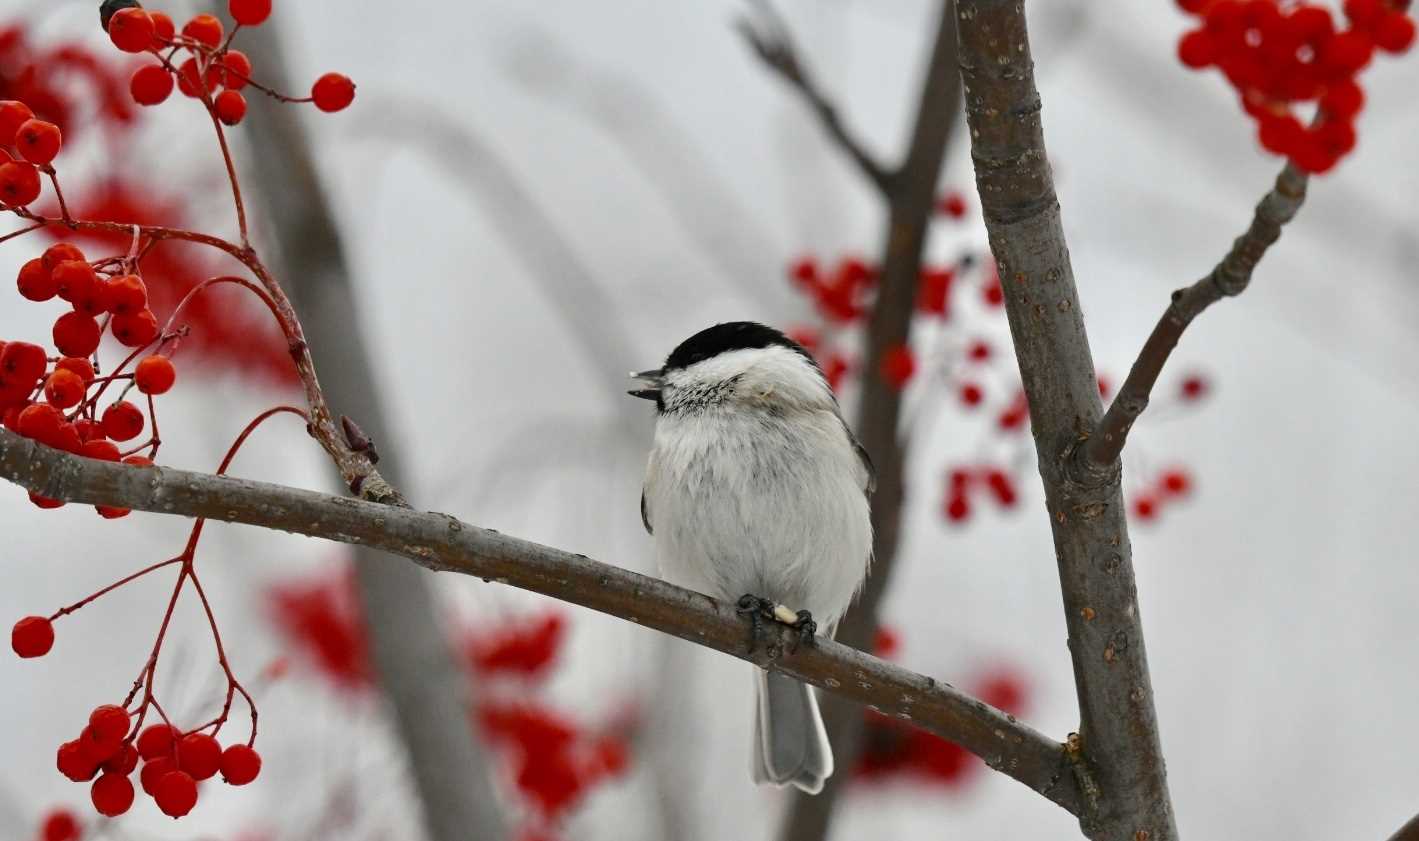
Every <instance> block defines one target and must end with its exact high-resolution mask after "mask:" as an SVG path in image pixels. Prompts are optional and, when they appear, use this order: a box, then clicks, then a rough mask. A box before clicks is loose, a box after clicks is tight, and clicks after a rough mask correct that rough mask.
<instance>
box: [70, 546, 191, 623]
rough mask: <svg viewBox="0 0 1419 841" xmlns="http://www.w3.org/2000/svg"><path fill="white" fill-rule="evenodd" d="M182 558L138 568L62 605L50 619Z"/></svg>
mask: <svg viewBox="0 0 1419 841" xmlns="http://www.w3.org/2000/svg"><path fill="white" fill-rule="evenodd" d="M181 560H182V559H181V558H169V559H168V560H166V561H159V562H158V563H156V564H153V565H152V566H149V567H144V568H143V569H140V570H138V571H137V572H135V573H133V574H132V575H129V576H127V577H126V578H121V579H119V580H118V581H115V582H114V583H112V584H110V585H108V586H107V587H105V588H103V589H102V590H99V591H98V592H96V593H94V594H92V595H89V596H85V597H84V598H82V599H80V600H79V601H77V602H74V603H73V604H71V605H69V606H68V607H62V608H60V609H59V610H56V611H55V612H54V613H53V614H51V615H50V617H49V621H51V622H53V621H54V620H56V619H59V618H60V617H62V616H68V615H69V614H71V613H74V612H76V611H79V610H82V609H83V608H85V607H87V606H88V605H89V604H90V603H92V602H95V601H98V600H99V599H101V598H103V597H104V596H106V595H108V594H109V593H112V592H113V591H114V590H117V589H119V588H120V587H122V586H124V585H125V584H131V583H133V582H134V581H137V580H138V579H140V578H142V577H143V576H145V575H147V574H148V573H150V572H156V571H158V570H160V569H162V568H163V567H170V566H172V565H173V564H175V563H178V562H179V561H181Z"/></svg>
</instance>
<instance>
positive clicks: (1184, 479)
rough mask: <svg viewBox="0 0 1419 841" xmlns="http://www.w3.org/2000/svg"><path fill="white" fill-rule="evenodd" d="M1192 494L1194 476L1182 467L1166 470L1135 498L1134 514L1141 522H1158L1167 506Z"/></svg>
mask: <svg viewBox="0 0 1419 841" xmlns="http://www.w3.org/2000/svg"><path fill="white" fill-rule="evenodd" d="M1191 492H1192V475H1191V474H1190V473H1188V472H1187V471H1186V470H1185V469H1183V468H1181V467H1174V468H1171V469H1169V470H1164V471H1163V472H1162V473H1160V474H1159V475H1158V477H1157V479H1156V480H1155V481H1154V482H1153V483H1152V484H1151V486H1149V487H1147V488H1145V489H1144V490H1143V491H1142V492H1141V493H1139V494H1138V495H1137V496H1135V497H1134V498H1133V514H1134V516H1135V517H1137V518H1138V519H1139V520H1142V521H1145V522H1147V521H1151V520H1156V519H1157V518H1158V515H1159V514H1161V513H1162V510H1163V507H1164V506H1165V505H1168V504H1171V503H1173V502H1177V501H1178V500H1180V499H1182V498H1184V497H1186V496H1187V495H1188V494H1189V493H1191Z"/></svg>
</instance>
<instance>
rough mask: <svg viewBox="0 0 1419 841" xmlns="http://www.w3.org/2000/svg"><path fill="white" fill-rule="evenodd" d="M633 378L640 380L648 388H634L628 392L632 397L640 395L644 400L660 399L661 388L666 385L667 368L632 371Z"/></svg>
mask: <svg viewBox="0 0 1419 841" xmlns="http://www.w3.org/2000/svg"><path fill="white" fill-rule="evenodd" d="M631 379H633V380H640V381H641V382H643V383H645V384H646V386H647V388H634V389H631V390H630V391H628V392H626V393H627V394H629V395H631V396H632V397H639V398H641V399H642V400H659V399H660V389H661V387H663V386H664V385H665V369H664V368H656V369H654V370H651V371H641V372H639V373H637V372H635V371H632V372H631Z"/></svg>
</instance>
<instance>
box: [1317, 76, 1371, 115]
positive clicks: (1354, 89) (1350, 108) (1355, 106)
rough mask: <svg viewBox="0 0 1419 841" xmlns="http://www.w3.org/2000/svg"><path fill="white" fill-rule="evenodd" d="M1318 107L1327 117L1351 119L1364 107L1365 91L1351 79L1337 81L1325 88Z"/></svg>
mask: <svg viewBox="0 0 1419 841" xmlns="http://www.w3.org/2000/svg"><path fill="white" fill-rule="evenodd" d="M1320 107H1321V110H1322V111H1324V112H1325V113H1326V115H1327V116H1328V117H1334V118H1335V119H1337V120H1348V119H1351V118H1353V117H1354V116H1355V115H1356V114H1359V113H1360V110H1361V109H1362V108H1364V107H1365V91H1364V89H1363V88H1361V87H1360V86H1359V85H1358V84H1356V83H1355V82H1354V81H1353V80H1349V79H1347V80H1345V81H1343V82H1338V83H1336V84H1334V85H1331V86H1330V87H1329V88H1327V89H1326V92H1325V95H1324V96H1322V97H1321V98H1320Z"/></svg>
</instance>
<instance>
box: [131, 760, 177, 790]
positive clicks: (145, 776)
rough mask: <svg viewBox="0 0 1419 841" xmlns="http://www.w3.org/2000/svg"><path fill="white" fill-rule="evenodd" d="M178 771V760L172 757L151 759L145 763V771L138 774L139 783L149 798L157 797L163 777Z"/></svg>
mask: <svg viewBox="0 0 1419 841" xmlns="http://www.w3.org/2000/svg"><path fill="white" fill-rule="evenodd" d="M176 770H177V760H176V759H174V758H172V757H170V756H159V757H155V758H153V759H149V760H147V761H145V762H144V763H143V770H142V772H140V773H139V774H138V783H139V784H140V785H141V786H142V787H143V791H144V792H146V793H147V794H148V796H149V797H157V795H158V783H159V782H162V779H163V777H166V776H167V775H168V774H171V773H172V772H173V771H176Z"/></svg>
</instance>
